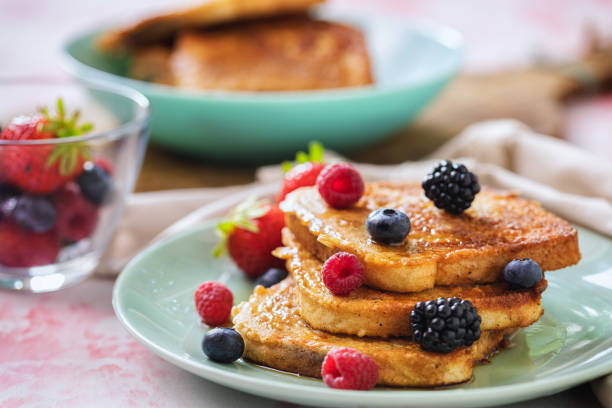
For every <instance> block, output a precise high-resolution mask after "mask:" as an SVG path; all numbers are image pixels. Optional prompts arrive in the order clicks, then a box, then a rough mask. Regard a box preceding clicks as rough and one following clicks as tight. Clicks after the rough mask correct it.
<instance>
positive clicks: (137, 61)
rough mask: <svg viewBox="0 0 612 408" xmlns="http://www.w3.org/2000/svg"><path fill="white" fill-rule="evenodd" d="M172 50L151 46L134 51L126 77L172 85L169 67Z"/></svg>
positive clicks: (161, 46) (172, 79)
mask: <svg viewBox="0 0 612 408" xmlns="http://www.w3.org/2000/svg"><path fill="white" fill-rule="evenodd" d="M171 52H172V50H171V49H170V47H167V46H163V45H152V46H149V47H143V48H142V49H140V50H138V51H135V52H134V53H133V54H132V56H131V58H130V63H129V66H128V76H129V77H130V78H134V79H139V80H141V81H148V82H155V83H156V84H163V85H174V75H173V73H172V68H171V67H170V56H171Z"/></svg>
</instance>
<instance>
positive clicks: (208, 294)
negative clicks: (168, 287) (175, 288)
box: [193, 281, 234, 326]
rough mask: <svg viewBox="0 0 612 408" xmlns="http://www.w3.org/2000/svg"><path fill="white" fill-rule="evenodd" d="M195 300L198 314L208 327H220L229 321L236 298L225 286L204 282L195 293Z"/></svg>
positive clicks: (218, 283)
mask: <svg viewBox="0 0 612 408" xmlns="http://www.w3.org/2000/svg"><path fill="white" fill-rule="evenodd" d="M193 298H194V300H195V305H196V310H197V311H198V314H199V315H200V317H201V318H202V321H203V322H204V323H206V324H207V325H209V326H220V325H222V324H224V323H225V322H227V320H228V319H229V316H230V312H231V311H232V305H233V304H234V296H233V295H232V292H231V291H230V290H229V289H228V288H227V286H225V285H224V284H222V283H220V282H214V281H208V282H204V283H203V284H201V285H200V287H199V288H198V289H197V290H196V291H195V294H194V295H193Z"/></svg>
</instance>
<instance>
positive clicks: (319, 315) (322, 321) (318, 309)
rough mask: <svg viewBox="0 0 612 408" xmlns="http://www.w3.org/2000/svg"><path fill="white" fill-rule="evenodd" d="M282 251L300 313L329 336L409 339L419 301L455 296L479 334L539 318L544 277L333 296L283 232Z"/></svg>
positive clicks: (312, 260) (311, 261)
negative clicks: (524, 285) (533, 281)
mask: <svg viewBox="0 0 612 408" xmlns="http://www.w3.org/2000/svg"><path fill="white" fill-rule="evenodd" d="M283 244H284V245H286V246H285V247H283V248H279V249H277V250H276V251H275V255H276V256H278V257H279V258H282V259H285V260H286V262H287V270H288V271H289V273H290V274H291V276H292V278H293V280H294V281H295V284H296V285H295V295H296V297H297V300H298V308H299V309H298V311H299V313H300V316H301V317H302V319H304V320H305V321H306V322H307V323H308V324H309V325H310V326H311V327H313V328H315V329H319V330H323V331H326V332H330V333H341V334H351V335H356V336H360V337H361V336H372V337H387V336H410V335H411V334H412V331H411V330H410V319H409V318H408V316H409V315H410V311H411V310H412V309H413V308H414V306H415V304H416V303H417V302H419V301H427V300H431V299H437V298H438V297H452V296H458V297H460V298H462V299H465V300H469V301H471V302H472V304H473V305H474V306H476V308H477V309H478V314H479V315H480V317H481V318H482V323H481V324H480V328H481V330H504V329H509V328H517V327H527V326H529V325H530V324H532V323H534V322H535V321H536V320H538V319H539V318H540V316H541V315H542V313H543V312H544V310H543V309H542V303H541V298H542V292H543V291H544V290H545V289H546V286H547V282H546V280H545V279H543V280H542V281H540V282H539V283H538V284H537V285H536V286H535V287H533V288H531V289H524V290H511V289H510V287H509V285H508V284H507V283H505V282H498V283H490V284H484V285H459V286H437V287H435V288H433V289H427V290H424V291H422V292H416V293H394V292H382V291H379V290H376V289H372V288H369V287H367V286H362V287H360V288H357V289H355V290H353V291H352V292H351V293H350V294H348V295H347V296H335V295H333V294H332V293H331V292H330V291H329V290H328V289H327V288H326V287H325V284H324V283H323V280H322V278H321V268H322V266H323V264H322V262H321V261H320V260H319V259H317V258H316V257H315V256H314V255H312V254H311V253H309V252H308V251H306V250H305V249H304V247H302V246H301V245H300V244H299V243H298V242H297V241H296V240H295V238H294V237H293V235H292V234H291V232H290V231H289V230H288V229H286V228H285V230H283Z"/></svg>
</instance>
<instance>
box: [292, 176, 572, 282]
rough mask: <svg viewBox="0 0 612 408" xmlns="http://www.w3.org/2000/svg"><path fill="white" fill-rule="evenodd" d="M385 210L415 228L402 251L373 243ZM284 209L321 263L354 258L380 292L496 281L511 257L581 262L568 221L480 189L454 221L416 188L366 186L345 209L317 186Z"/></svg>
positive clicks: (547, 266)
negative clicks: (399, 213)
mask: <svg viewBox="0 0 612 408" xmlns="http://www.w3.org/2000/svg"><path fill="white" fill-rule="evenodd" d="M381 207H392V208H397V209H401V210H403V211H404V212H406V213H407V214H408V216H409V217H410V220H411V223H412V229H411V232H410V234H409V235H408V237H407V239H406V240H405V241H404V242H403V243H402V244H401V245H398V246H389V245H380V244H377V243H376V242H373V241H372V240H371V239H370V237H369V234H368V232H367V230H366V227H365V220H366V218H367V216H368V214H369V213H370V212H371V211H373V210H375V209H377V208H381ZM281 209H282V210H283V211H284V212H285V214H286V217H285V218H286V225H287V227H288V228H289V229H290V230H291V232H292V233H293V235H294V236H295V238H296V240H297V241H298V242H300V243H301V244H302V245H303V246H304V247H305V248H306V249H307V250H308V251H309V252H311V253H313V254H314V255H316V256H317V257H318V258H319V259H320V260H322V261H324V260H326V259H327V258H329V257H330V256H331V255H333V254H334V253H336V252H339V251H346V252H350V253H353V254H355V255H356V256H357V257H358V258H360V260H361V262H362V263H363V264H364V266H365V269H366V284H367V285H368V286H370V287H373V288H377V289H381V290H387V291H394V292H401V293H405V292H419V291H422V290H426V289H430V288H433V287H434V286H439V285H464V284H465V285H467V284H475V283H490V282H496V281H500V280H502V270H503V267H504V266H505V265H506V264H507V263H508V262H509V261H511V260H512V259H520V258H531V259H533V260H535V261H536V262H538V263H539V264H540V265H541V266H542V269H544V270H546V271H549V270H555V269H560V268H563V267H566V266H570V265H574V264H576V263H578V261H579V260H580V251H579V248H578V234H577V232H576V230H575V229H574V228H573V227H572V226H571V225H570V224H569V223H568V222H566V221H564V220H562V219H560V218H559V217H557V216H555V215H553V214H551V213H549V212H547V211H546V210H544V209H543V208H542V207H541V206H540V204H538V203H536V202H533V201H529V200H526V199H523V198H519V197H517V195H516V194H513V193H509V192H501V191H493V190H489V189H483V190H482V191H481V192H480V193H479V194H477V196H476V199H475V200H474V202H473V203H472V206H471V207H470V208H469V209H468V210H467V211H465V212H464V213H463V214H462V215H459V216H455V215H450V214H447V213H445V212H444V211H442V210H439V209H438V208H436V207H434V206H433V204H432V203H431V202H430V201H429V200H428V199H427V198H426V197H425V196H424V195H423V192H422V188H421V186H420V184H418V183H389V182H379V183H367V184H366V191H365V194H364V196H363V197H362V199H361V200H360V201H359V203H357V205H355V206H354V207H353V208H349V209H345V210H335V209H332V208H330V207H329V206H328V205H327V204H326V203H325V202H324V201H323V199H322V198H321V197H320V195H319V194H318V192H317V191H316V188H315V187H304V188H300V189H297V190H295V191H293V192H291V193H289V194H288V195H287V197H286V199H285V201H283V202H282V203H281Z"/></svg>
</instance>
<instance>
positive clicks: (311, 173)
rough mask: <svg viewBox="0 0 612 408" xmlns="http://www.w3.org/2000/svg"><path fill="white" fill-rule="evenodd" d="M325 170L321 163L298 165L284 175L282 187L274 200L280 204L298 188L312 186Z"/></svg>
mask: <svg viewBox="0 0 612 408" xmlns="http://www.w3.org/2000/svg"><path fill="white" fill-rule="evenodd" d="M324 168H325V165H324V164H323V163H312V162H307V163H302V164H298V165H297V166H295V167H294V168H292V169H291V170H289V171H288V172H287V174H285V177H284V178H283V186H282V187H281V191H280V193H279V194H278V197H277V198H276V202H277V203H280V202H281V201H283V200H284V199H285V196H286V195H287V194H289V193H290V192H292V191H293V190H296V189H298V188H300V187H308V186H314V185H315V184H316V182H317V177H319V174H320V173H321V171H322V170H323V169H324Z"/></svg>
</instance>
